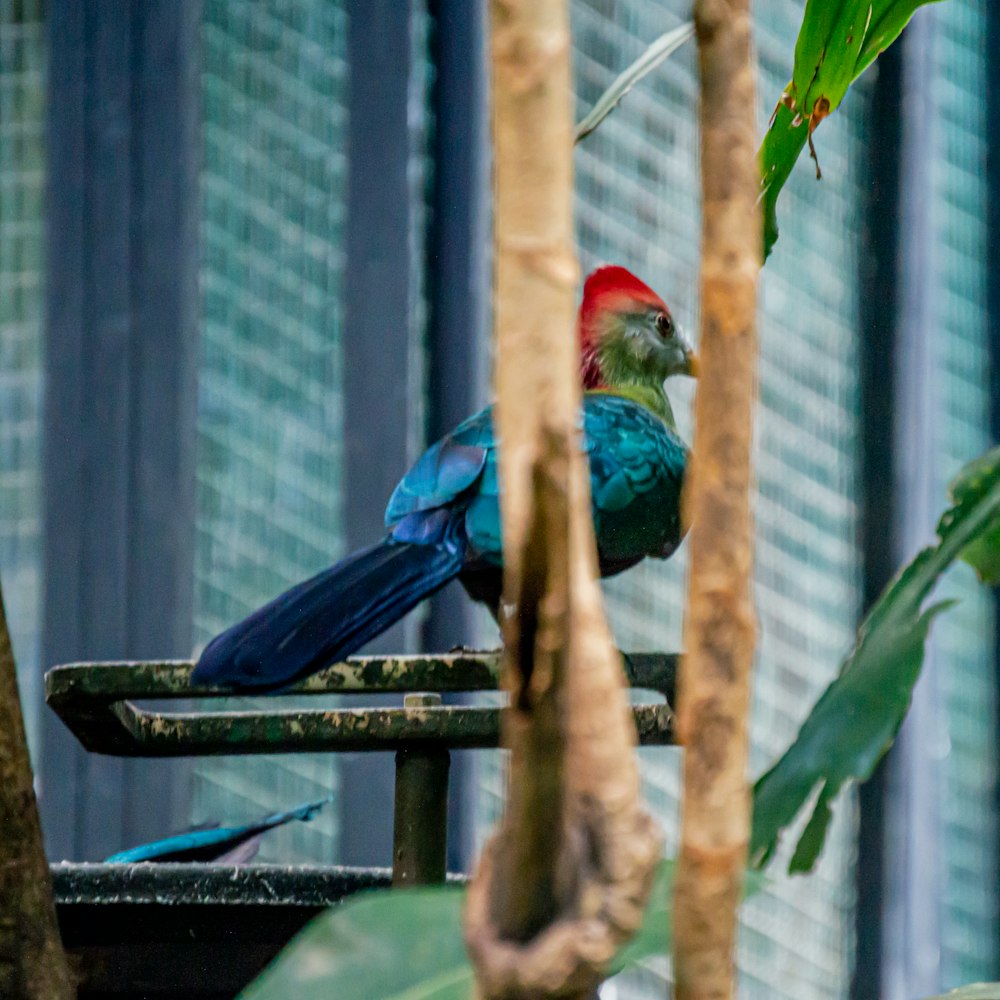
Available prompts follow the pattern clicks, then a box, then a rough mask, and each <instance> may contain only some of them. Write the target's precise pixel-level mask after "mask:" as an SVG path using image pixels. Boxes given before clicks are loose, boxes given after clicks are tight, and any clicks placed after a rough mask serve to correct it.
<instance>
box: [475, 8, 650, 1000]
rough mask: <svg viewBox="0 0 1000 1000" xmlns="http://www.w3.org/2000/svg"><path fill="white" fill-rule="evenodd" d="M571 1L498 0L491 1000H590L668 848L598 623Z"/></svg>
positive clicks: (479, 937)
mask: <svg viewBox="0 0 1000 1000" xmlns="http://www.w3.org/2000/svg"><path fill="white" fill-rule="evenodd" d="M569 51H570V38H569V23H568V11H567V6H566V0H533V2H532V3H528V4H525V3H521V2H515V0H506V2H505V0H494V2H493V4H492V52H493V94H494V102H495V103H494V115H493V132H494V142H495V164H496V166H495V175H496V216H495V219H496V222H495V227H496V328H497V342H498V360H497V377H496V385H497V420H498V427H499V438H500V441H501V442H502V445H501V451H500V473H501V479H502V482H503V492H502V514H503V532H504V563H505V575H504V602H503V606H504V608H505V609H506V613H505V615H504V621H503V623H502V624H503V631H504V646H505V652H504V659H503V682H504V687H505V689H506V690H507V691H508V692H509V694H510V699H511V704H512V707H513V711H511V712H510V713H508V716H507V718H506V720H505V723H504V731H503V741H504V745H505V746H506V747H509V748H510V749H511V776H510V791H509V797H508V803H507V810H506V815H505V817H504V821H503V823H502V826H501V829H500V831H499V833H497V834H496V835H495V836H494V838H493V839H492V840H491V841H490V842H489V844H488V845H487V846H486V848H485V850H484V852H483V856H482V859H481V861H480V865H479V870H478V871H477V873H476V877H475V880H474V881H473V883H472V885H471V887H470V890H469V896H468V905H467V910H466V940H467V943H468V945H469V950H470V954H471V956H472V959H473V963H474V965H475V967H476V975H477V982H478V988H479V991H480V995H481V997H482V998H483V1000H493V998H501V997H503V998H527V997H540V996H545V997H580V998H583V997H589V996H592V994H593V990H594V988H595V987H596V985H597V984H598V983H599V982H600V981H601V979H602V978H603V977H604V974H605V970H606V968H607V964H608V962H609V961H610V960H611V958H612V956H613V955H614V953H615V951H616V949H617V948H618V946H619V945H620V944H621V943H622V941H623V940H624V939H625V938H627V937H628V936H629V935H630V934H631V933H632V932H633V931H634V930H635V929H636V928H637V927H638V926H639V923H640V921H641V917H642V913H643V909H644V907H645V903H646V899H647V896H648V893H649V889H650V886H651V881H652V877H653V874H654V870H655V867H656V864H657V862H658V860H659V858H660V853H661V840H660V836H659V833H658V831H657V830H656V828H655V825H654V823H653V821H652V820H651V819H650V818H649V816H648V815H647V814H646V813H645V812H643V811H642V809H641V807H640V803H639V778H638V770H637V766H636V761H635V754H634V752H633V751H634V747H635V743H636V735H635V728H634V725H633V722H632V718H631V714H630V712H629V709H628V704H627V700H626V696H625V685H624V678H623V673H622V664H621V659H620V657H619V656H618V654H617V652H616V650H615V648H614V646H613V644H612V642H611V635H610V632H609V629H608V626H607V622H606V620H605V617H604V610H603V605H602V600H601V592H600V587H599V585H598V583H597V578H598V567H597V552H596V547H595V542H594V535H593V524H592V517H591V508H590V494H589V478H588V475H587V467H586V463H585V459H584V456H583V453H582V450H581V442H580V431H579V426H578V425H579V416H578V414H579V406H580V385H579V376H578V364H577V360H576V354H577V348H576V338H575V326H574V314H575V308H574V300H575V290H576V283H577V262H576V257H575V254H574V252H573V249H572V247H573V211H572V190H573V188H572V183H573V169H572V151H573V121H572V118H571V114H570V112H571V107H570V62H569Z"/></svg>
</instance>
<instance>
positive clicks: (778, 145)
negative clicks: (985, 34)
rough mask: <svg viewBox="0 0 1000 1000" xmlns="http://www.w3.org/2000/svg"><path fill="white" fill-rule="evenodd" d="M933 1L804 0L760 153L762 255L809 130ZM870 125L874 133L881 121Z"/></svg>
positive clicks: (772, 235) (773, 236) (775, 228)
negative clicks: (790, 62) (788, 67)
mask: <svg viewBox="0 0 1000 1000" xmlns="http://www.w3.org/2000/svg"><path fill="white" fill-rule="evenodd" d="M933 2H936V0H895V2H893V0H876V2H873V3H869V2H866V0H807V3H806V8H805V13H804V14H803V16H802V27H801V28H800V29H799V37H798V40H797V41H796V43H795V65H794V68H793V70H792V80H791V82H790V83H789V84H788V87H787V89H786V90H785V92H784V94H782V95H781V99H780V100H779V101H778V103H777V111H776V112H775V115H774V120H773V121H772V123H771V126H770V128H769V129H768V131H767V135H766V136H765V137H764V143H763V145H762V146H761V149H760V154H759V159H760V171H761V195H762V200H763V210H764V256H765V257H766V256H767V255H768V254H769V253H770V252H771V248H772V247H773V246H774V243H775V240H777V238H778V220H777V202H778V195H779V194H780V193H781V189H782V187H783V186H784V184H785V181H787V180H788V177H789V175H790V174H791V172H792V167H793V166H795V161H796V160H797V159H798V158H799V154H800V153H801V152H802V150H803V148H804V147H805V145H806V143H807V142H808V140H809V137H810V135H811V133H812V132H813V131H814V130H815V128H816V127H817V126H818V125H819V123H820V122H821V121H822V120H823V119H824V118H825V117H826V116H827V115H829V114H830V113H831V112H832V111H834V110H835V109H836V108H837V106H838V105H839V104H840V102H841V101H842V100H843V99H844V95H845V94H846V93H847V90H848V88H849V87H850V85H851V84H852V83H853V82H854V81H855V80H856V79H857V78H858V77H859V76H860V75H861V74H862V73H863V72H864V71H865V70H866V69H867V68H868V66H870V65H871V63H872V62H873V61H874V59H875V58H876V56H878V54H879V53H880V52H882V51H883V50H884V49H887V48H888V47H889V46H890V45H891V44H892V43H893V42H894V41H895V40H896V39H897V38H898V37H899V34H900V32H901V31H902V30H903V28H905V27H906V25H907V22H908V21H909V20H910V18H911V17H912V16H913V14H914V12H915V11H916V10H917V8H918V7H921V6H923V5H924V4H925V3H933ZM871 124H872V131H873V133H875V134H876V135H877V133H878V128H879V123H878V122H872V123H871Z"/></svg>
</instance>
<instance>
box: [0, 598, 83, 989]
mask: <svg viewBox="0 0 1000 1000" xmlns="http://www.w3.org/2000/svg"><path fill="white" fill-rule="evenodd" d="M75 995H76V989H75V988H74V987H73V985H72V981H71V979H70V973H69V967H68V966H67V964H66V955H65V953H64V952H63V949H62V942H61V941H60V940H59V927H58V925H57V923H56V911H55V906H54V904H53V901H52V882H51V879H50V877H49V866H48V864H47V862H46V860H45V851H44V849H43V847H42V830H41V825H40V823H39V820H38V806H37V804H36V802H35V791H34V788H33V787H32V780H31V760H30V759H29V757H28V744H27V741H26V739H25V733H24V719H23V718H22V716H21V699H20V695H19V693H18V689H17V673H16V671H15V669H14V652H13V649H12V647H11V644H10V633H9V632H8V630H7V616H6V614H5V612H4V607H3V593H2V592H0V996H2V997H7V998H9V1000H69V998H70V997H73V996H75Z"/></svg>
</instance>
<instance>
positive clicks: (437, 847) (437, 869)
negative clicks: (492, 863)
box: [392, 694, 451, 885]
mask: <svg viewBox="0 0 1000 1000" xmlns="http://www.w3.org/2000/svg"><path fill="white" fill-rule="evenodd" d="M403 704H404V705H405V706H406V707H407V708H423V707H427V708H433V707H434V706H435V705H440V704H441V696H440V695H438V694H408V695H406V697H405V698H404V699H403ZM450 765H451V756H450V754H449V753H448V751H447V750H446V749H445V748H444V747H438V748H436V749H427V748H425V747H420V748H413V749H404V750H399V751H397V753H396V797H395V806H394V812H393V835H392V884H393V885H433V884H434V883H437V882H443V881H444V878H445V873H446V871H447V864H446V862H447V855H448V850H447V843H448V770H449V767H450Z"/></svg>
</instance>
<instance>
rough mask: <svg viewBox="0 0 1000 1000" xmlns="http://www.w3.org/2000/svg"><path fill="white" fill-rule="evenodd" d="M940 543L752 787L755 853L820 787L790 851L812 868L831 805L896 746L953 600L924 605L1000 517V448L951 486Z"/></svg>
mask: <svg viewBox="0 0 1000 1000" xmlns="http://www.w3.org/2000/svg"><path fill="white" fill-rule="evenodd" d="M949 493H950V495H951V500H952V506H951V507H950V508H949V509H948V510H946V511H945V513H944V514H943V515H942V517H941V520H940V522H939V523H938V527H937V533H938V538H939V542H938V544H937V545H934V546H930V547H928V548H926V549H924V550H923V551H922V552H920V553H919V554H918V555H917V557H916V558H915V559H914V560H913V561H912V562H911V563H910V564H909V565H908V566H906V567H905V568H904V569H903V570H902V571H901V572H900V573H899V575H898V576H897V577H896V578H895V580H893V581H892V583H890V584H889V586H888V587H887V588H886V590H885V592H884V593H883V594H882V596H881V597H880V598H879V600H878V601H877V602H876V604H875V606H874V607H873V608H872V610H871V612H870V614H869V615H868V617H867V618H866V620H865V621H864V623H863V624H862V625H861V628H860V630H859V631H858V641H857V645H856V646H855V648H854V651H853V652H852V653H851V655H850V656H849V657H848V658H847V660H845V661H844V663H843V665H842V666H841V668H840V672H839V674H838V676H837V678H836V679H835V680H834V681H833V683H832V684H831V685H830V686H829V687H828V688H827V689H826V691H825V692H824V693H823V695H822V697H821V698H820V699H819V701H818V702H817V703H816V705H815V706H814V707H813V710H812V712H810V714H809V716H808V718H807V719H806V721H805V722H804V723H803V725H802V728H801V729H800V730H799V734H798V736H797V737H796V739H795V742H794V743H793V744H792V745H791V747H789V749H788V750H787V751H786V752H785V754H784V755H783V756H782V757H781V758H780V759H779V760H778V762H777V763H776V764H775V765H774V766H773V767H772V768H771V769H770V770H769V771H768V772H767V773H766V774H764V775H763V776H762V777H761V778H760V780H759V781H758V782H757V784H756V786H755V788H754V813H753V832H752V835H751V843H750V858H751V862H752V863H753V864H756V865H764V864H766V863H767V861H768V860H769V859H770V857H771V855H772V854H773V853H774V850H775V848H776V847H777V844H778V840H779V838H780V836H781V832H782V830H784V829H785V827H787V826H788V825H789V824H790V823H791V822H792V821H793V820H794V819H795V817H796V815H797V814H798V812H799V811H800V809H801V808H802V807H803V805H805V803H806V801H807V800H808V799H809V798H810V796H811V795H812V794H813V793H814V792H815V790H816V789H817V788H819V790H820V792H819V799H818V801H817V803H816V806H815V808H814V811H813V815H812V818H811V819H810V821H809V824H808V825H807V827H806V829H805V831H804V833H803V834H802V837H801V839H800V840H799V843H798V847H797V848H796V851H795V854H794V856H793V858H792V862H791V865H790V870H791V871H798V872H803V871H809V870H810V869H811V868H812V866H813V865H814V864H815V862H816V859H817V857H818V856H819V853H820V851H821V850H822V847H823V840H824V837H825V835H826V828H827V824H828V823H829V818H830V806H831V804H832V803H833V800H834V799H835V798H836V796H837V793H838V792H839V791H840V790H841V788H842V787H843V786H844V785H845V784H846V783H847V782H849V781H852V780H859V781H864V780H866V779H867V778H869V777H870V776H871V773H872V771H874V769H875V765H876V764H877V763H878V762H879V760H880V759H881V758H882V755H883V754H884V753H885V752H886V750H888V749H889V747H890V745H891V744H892V741H893V740H894V739H895V736H896V733H897V732H898V730H899V726H900V724H901V723H902V721H903V717H904V716H905V715H906V712H907V709H908V708H909V705H910V697H911V695H912V693H913V685H914V684H915V683H916V681H917V678H918V676H919V675H920V668H921V666H922V665H923V657H924V642H925V640H926V638H927V633H928V631H929V629H930V626H931V623H932V622H933V620H934V618H935V617H936V616H937V615H939V614H940V613H941V612H942V611H943V610H944V609H945V608H947V607H948V606H949V605H950V604H951V603H952V602H949V601H945V602H941V603H938V604H934V605H931V606H930V607H928V608H926V609H923V604H924V601H925V600H926V599H927V597H928V596H929V595H930V593H931V591H932V590H933V588H934V586H935V584H936V583H937V581H938V579H939V578H940V576H941V574H942V573H943V572H944V571H945V570H946V569H947V568H948V567H949V566H950V565H951V564H952V563H953V562H954V561H955V560H956V559H957V558H959V556H961V555H962V554H963V553H964V552H966V551H967V550H968V547H969V545H970V543H972V542H973V541H975V540H976V539H980V538H982V536H983V535H984V533H987V532H992V531H995V529H996V526H997V524H998V523H1000V448H995V449H993V450H992V451H990V452H988V453H987V454H986V455H984V456H983V457H982V458H979V459H977V460H976V461H974V462H972V463H970V464H969V465H967V466H966V467H965V468H964V469H963V470H962V472H961V473H960V474H959V476H958V477H957V478H956V479H955V481H954V482H953V483H952V485H951V488H950V490H949Z"/></svg>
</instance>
